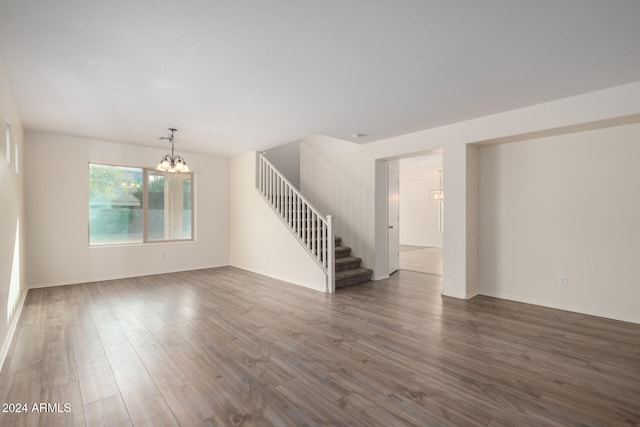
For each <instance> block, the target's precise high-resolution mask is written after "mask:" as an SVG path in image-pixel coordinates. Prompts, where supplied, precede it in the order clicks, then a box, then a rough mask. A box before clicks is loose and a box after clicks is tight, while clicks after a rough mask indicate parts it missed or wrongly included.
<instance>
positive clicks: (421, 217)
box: [386, 149, 443, 276]
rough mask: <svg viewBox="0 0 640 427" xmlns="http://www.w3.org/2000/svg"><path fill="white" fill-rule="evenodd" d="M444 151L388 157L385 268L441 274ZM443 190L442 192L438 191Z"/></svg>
mask: <svg viewBox="0 0 640 427" xmlns="http://www.w3.org/2000/svg"><path fill="white" fill-rule="evenodd" d="M442 160H443V153H442V150H441V149H438V150H432V151H429V152H426V153H422V154H420V155H417V156H411V157H407V158H402V159H399V160H393V161H387V162H386V163H387V165H386V166H387V167H386V178H387V183H386V184H387V185H386V187H387V197H386V199H387V200H386V201H387V227H388V229H387V239H386V240H387V245H388V246H387V271H388V274H389V275H390V274H392V273H394V272H395V271H397V270H411V271H417V272H421V273H427V274H432V275H437V276H442V274H443V273H442V264H443V262H442V258H443V256H442V247H443V223H442V219H443V218H442V215H443V209H442V208H443V206H442V205H443V200H442V199H441V198H439V197H438V195H437V194H434V191H436V190H442V169H443V161H442ZM440 194H442V193H440Z"/></svg>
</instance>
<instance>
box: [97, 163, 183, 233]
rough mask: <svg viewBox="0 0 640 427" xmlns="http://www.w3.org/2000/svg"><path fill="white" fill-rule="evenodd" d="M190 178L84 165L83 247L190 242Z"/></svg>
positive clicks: (117, 167) (147, 171) (148, 171)
mask: <svg viewBox="0 0 640 427" xmlns="http://www.w3.org/2000/svg"><path fill="white" fill-rule="evenodd" d="M192 180H193V176H192V174H191V173H182V174H174V173H164V172H158V171H156V170H151V169H143V168H130V167H123V166H109V165H101V164H95V163H90V164H89V244H90V245H92V246H98V245H110V244H126V243H145V242H158V241H169V240H192V239H193V227H192V223H193V212H192V209H191V206H192V204H193V192H192V186H191V183H192Z"/></svg>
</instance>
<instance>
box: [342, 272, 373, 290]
mask: <svg viewBox="0 0 640 427" xmlns="http://www.w3.org/2000/svg"><path fill="white" fill-rule="evenodd" d="M371 273H372V270H371V269H369V268H362V267H359V268H353V269H351V270H345V271H336V288H343V287H345V286H351V285H359V284H361V283H364V282H368V281H369V280H371Z"/></svg>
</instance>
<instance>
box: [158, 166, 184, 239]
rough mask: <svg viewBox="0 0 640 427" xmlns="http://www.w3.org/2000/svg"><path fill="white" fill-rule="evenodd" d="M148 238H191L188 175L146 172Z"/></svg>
mask: <svg viewBox="0 0 640 427" xmlns="http://www.w3.org/2000/svg"><path fill="white" fill-rule="evenodd" d="M147 182H148V188H149V191H148V200H149V209H148V210H147V212H148V218H149V221H148V224H149V228H148V238H149V241H155V240H180V239H191V174H175V173H164V172H159V171H156V170H148V171H147Z"/></svg>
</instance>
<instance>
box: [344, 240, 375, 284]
mask: <svg viewBox="0 0 640 427" xmlns="http://www.w3.org/2000/svg"><path fill="white" fill-rule="evenodd" d="M335 254H336V260H335V265H336V289H339V288H344V287H346V286H352V285H359V284H361V283H365V282H368V281H369V280H371V273H372V270H371V269H369V268H363V267H361V266H360V263H361V262H362V259H360V258H358V257H354V256H351V248H350V247H348V246H342V238H341V237H336V238H335Z"/></svg>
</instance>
